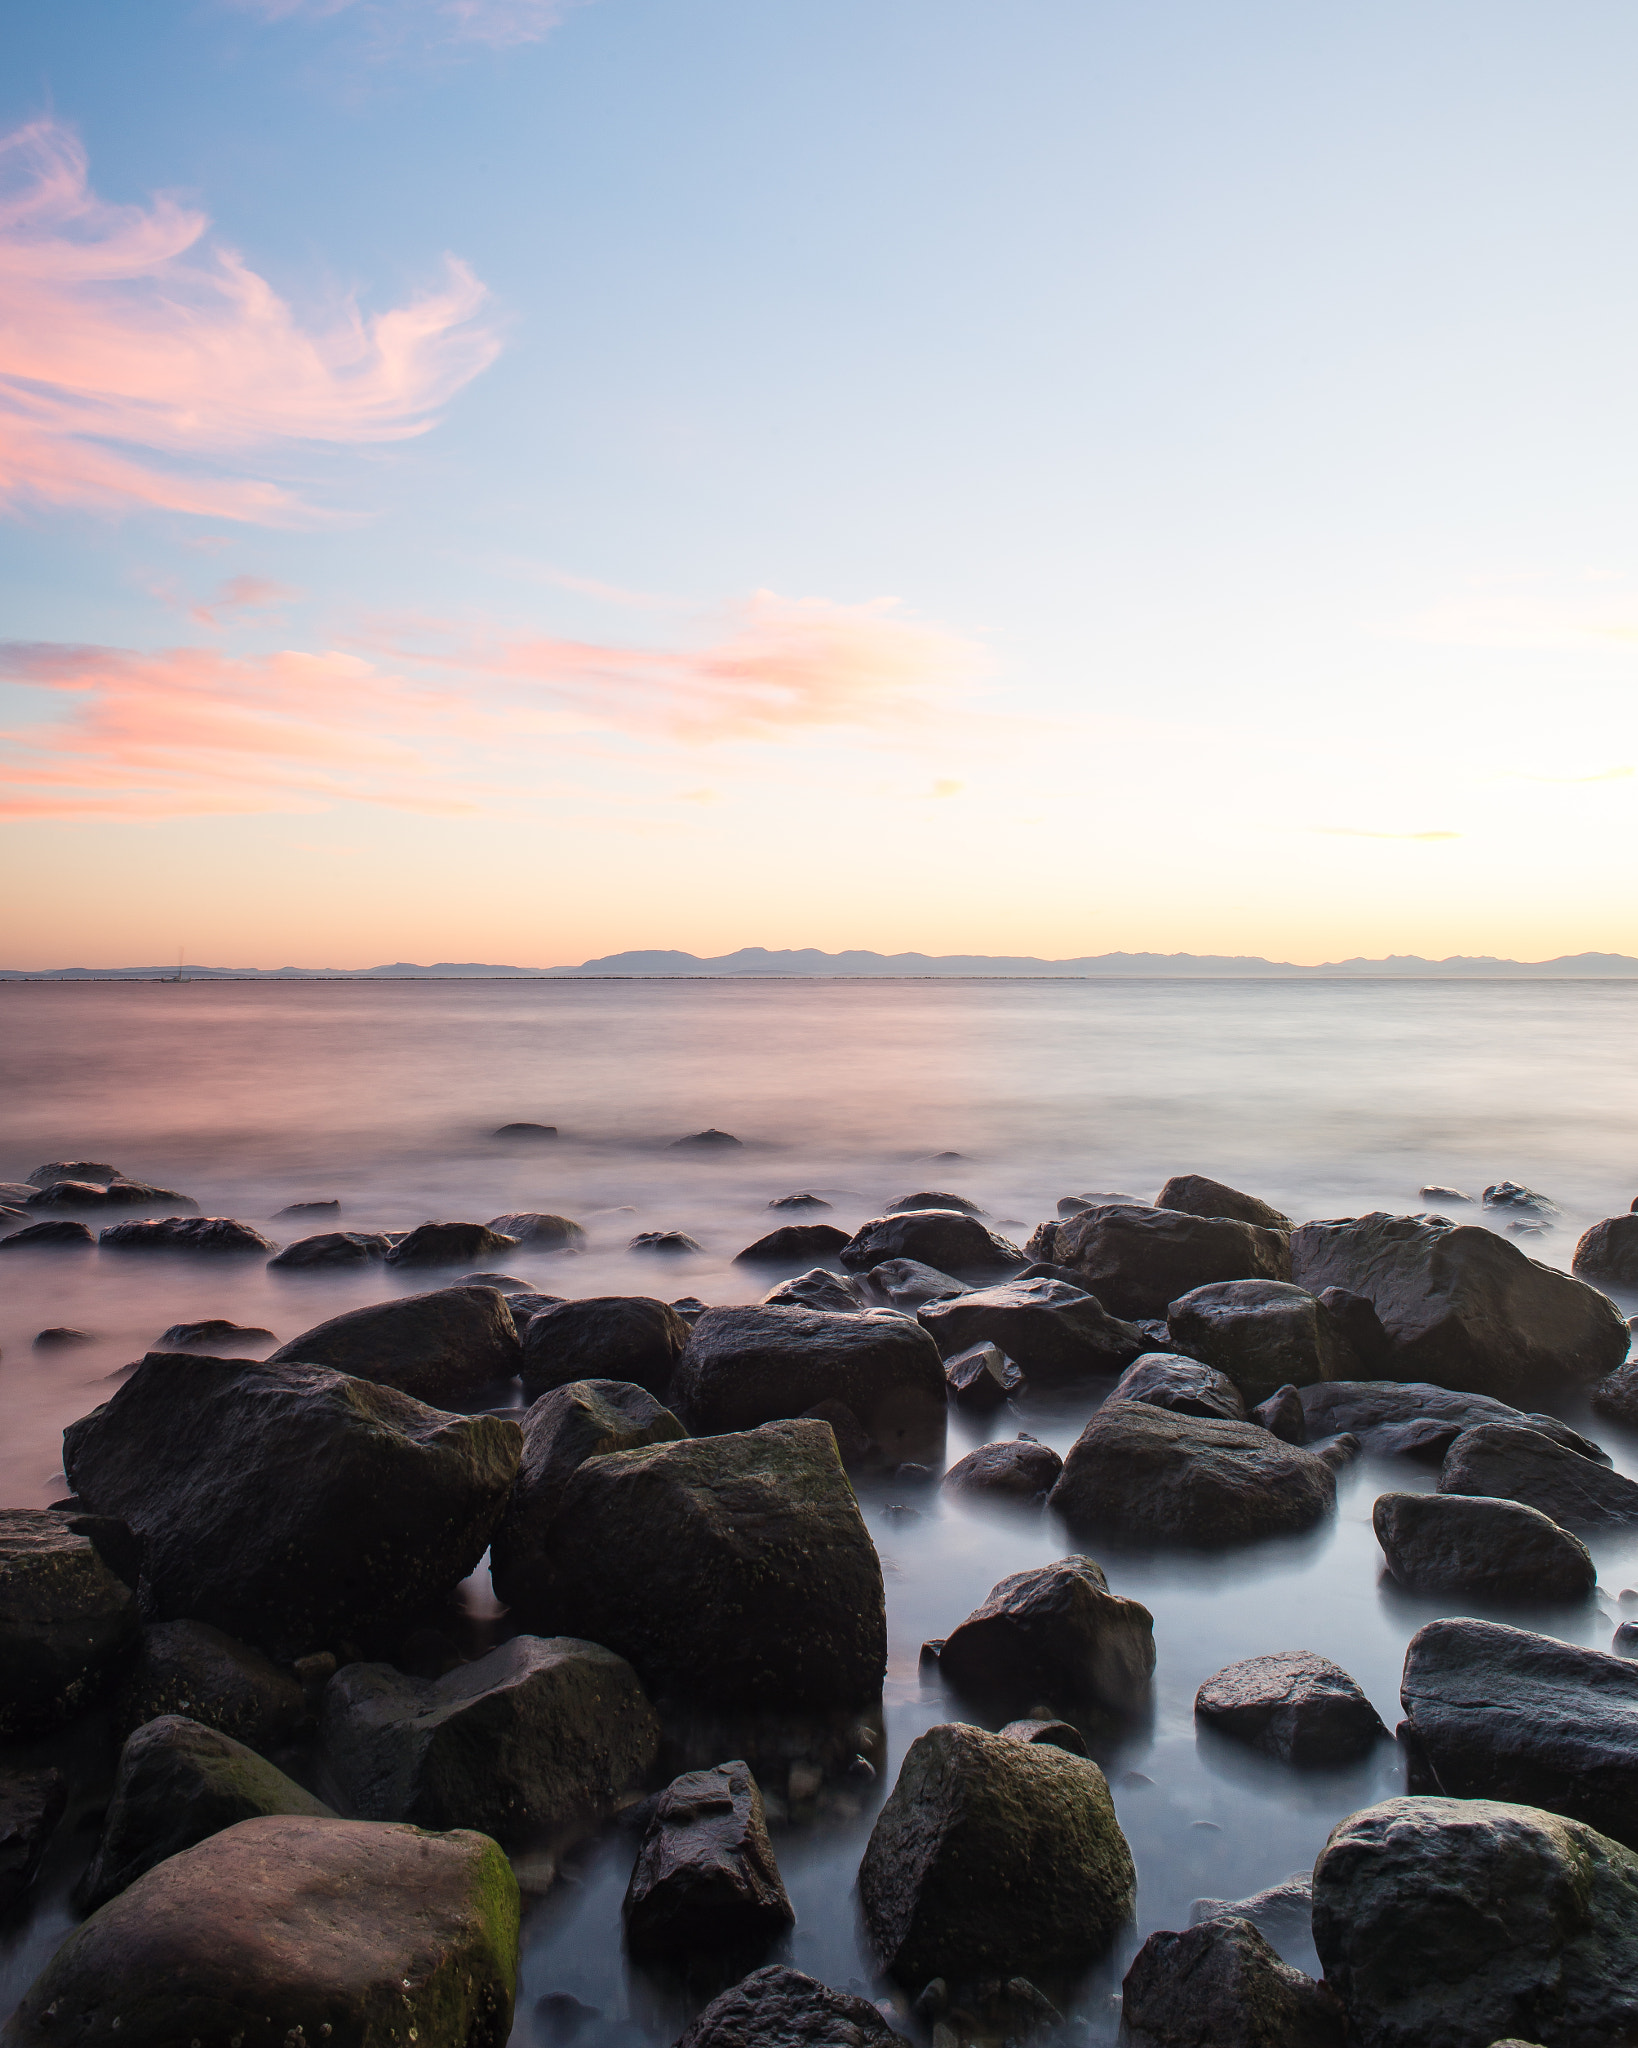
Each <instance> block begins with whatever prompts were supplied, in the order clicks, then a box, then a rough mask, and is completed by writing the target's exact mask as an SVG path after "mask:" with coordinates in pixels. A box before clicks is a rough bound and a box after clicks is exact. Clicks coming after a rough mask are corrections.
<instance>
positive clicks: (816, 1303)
mask: <svg viewBox="0 0 1638 2048" xmlns="http://www.w3.org/2000/svg"><path fill="white" fill-rule="evenodd" d="M762 1306H763V1307H764V1308H818V1309H828V1310H830V1311H831V1313H832V1314H835V1315H842V1316H850V1315H857V1314H858V1312H859V1310H860V1309H862V1308H863V1307H864V1302H863V1300H862V1299H861V1298H860V1295H859V1286H858V1282H857V1281H855V1280H848V1279H845V1278H844V1277H843V1276H842V1275H841V1274H840V1273H831V1272H827V1271H826V1269H825V1268H824V1267H823V1266H815V1267H814V1268H813V1270H812V1271H811V1272H809V1273H798V1274H797V1276H796V1277H795V1279H794V1280H781V1281H780V1282H779V1283H778V1284H777V1286H774V1287H770V1288H769V1289H768V1291H767V1293H766V1294H765V1295H763V1297H762Z"/></svg>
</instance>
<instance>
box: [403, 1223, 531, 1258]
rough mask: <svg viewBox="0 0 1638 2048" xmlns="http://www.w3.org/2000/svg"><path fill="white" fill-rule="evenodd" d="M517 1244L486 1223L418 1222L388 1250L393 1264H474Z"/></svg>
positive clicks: (507, 1250) (510, 1248) (515, 1240)
mask: <svg viewBox="0 0 1638 2048" xmlns="http://www.w3.org/2000/svg"><path fill="white" fill-rule="evenodd" d="M516 1244H517V1239H516V1238H515V1237H506V1236H503V1235H502V1234H501V1232H500V1231H498V1230H491V1229H490V1228H489V1226H488V1225H487V1224H484V1223H418V1224H417V1225H416V1226H415V1228H414V1229H413V1230H412V1231H410V1232H409V1233H408V1235H407V1236H405V1237H401V1238H400V1239H399V1240H398V1242H397V1243H396V1244H395V1245H394V1246H393V1247H392V1249H391V1251H389V1252H388V1254H387V1264H388V1265H389V1266H470V1265H472V1264H473V1263H474V1262H475V1261H476V1260H479V1259H492V1258H494V1257H495V1256H496V1255H497V1253H500V1252H509V1251H511V1250H512V1249H513V1248H514V1247H515V1245H516Z"/></svg>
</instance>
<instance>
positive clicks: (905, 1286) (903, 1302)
mask: <svg viewBox="0 0 1638 2048" xmlns="http://www.w3.org/2000/svg"><path fill="white" fill-rule="evenodd" d="M856 1284H857V1286H858V1287H859V1289H860V1291H861V1293H863V1294H867V1295H868V1296H869V1297H870V1299H871V1300H873V1301H875V1302H878V1303H879V1304H880V1305H881V1306H882V1307H883V1308H896V1309H898V1310H900V1311H901V1312H902V1313H903V1314H905V1315H912V1316H913V1315H914V1314H915V1312H916V1310H917V1309H918V1308H920V1307H921V1306H922V1305H923V1303H924V1302H929V1301H949V1300H950V1299H951V1298H952V1297H953V1296H955V1295H957V1294H967V1293H970V1292H971V1289H970V1288H969V1287H968V1286H967V1283H966V1282H965V1281H964V1280H957V1279H956V1278H955V1277H954V1276H953V1275H952V1274H949V1273H941V1272H939V1270H938V1268H937V1267H936V1266H924V1265H923V1264H922V1263H921V1261H920V1259H884V1260H883V1261H882V1263H881V1264H880V1265H879V1266H872V1267H871V1269H870V1271H869V1272H868V1273H866V1274H865V1275H864V1277H863V1279H861V1280H860V1281H858V1282H857V1283H856Z"/></svg>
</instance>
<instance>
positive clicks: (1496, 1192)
mask: <svg viewBox="0 0 1638 2048" xmlns="http://www.w3.org/2000/svg"><path fill="white" fill-rule="evenodd" d="M1484 1206H1485V1207H1486V1208H1487V1209H1516V1210H1519V1211H1521V1212H1522V1213H1523V1214H1525V1215H1527V1216H1556V1215H1557V1214H1558V1204H1557V1203H1556V1202H1555V1201H1554V1200H1553V1199H1552V1197H1551V1196H1550V1195H1543V1194H1540V1193H1538V1192H1537V1190H1536V1189H1535V1188H1525V1187H1520V1186H1519V1184H1518V1182H1517V1181H1515V1180H1501V1181H1497V1183H1496V1184H1495V1186H1494V1187H1489V1188H1486V1189H1485V1191H1484Z"/></svg>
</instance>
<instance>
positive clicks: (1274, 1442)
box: [1052, 1401, 1336, 1547]
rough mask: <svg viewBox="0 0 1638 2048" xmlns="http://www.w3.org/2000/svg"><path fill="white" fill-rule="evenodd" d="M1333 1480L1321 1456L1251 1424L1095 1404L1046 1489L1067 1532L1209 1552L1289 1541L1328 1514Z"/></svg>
mask: <svg viewBox="0 0 1638 2048" xmlns="http://www.w3.org/2000/svg"><path fill="white" fill-rule="evenodd" d="M1335 1501H1336V1477H1335V1475H1334V1473H1333V1472H1332V1471H1331V1468H1330V1466H1329V1465H1327V1464H1326V1463H1325V1462H1324V1461H1323V1460H1322V1459H1320V1458H1317V1457H1315V1456H1314V1454H1313V1453H1312V1452H1311V1451H1308V1450H1304V1449H1302V1448H1301V1447H1300V1446H1298V1445H1296V1444H1285V1443H1281V1442H1280V1440H1279V1438H1278V1437H1275V1436H1271V1435H1270V1434H1269V1432H1268V1431H1267V1430H1266V1429H1259V1428H1258V1427H1257V1425H1256V1424H1255V1423H1252V1422H1215V1421H1212V1420H1211V1419H1210V1418H1209V1417H1206V1416H1202V1415H1177V1414H1174V1413H1173V1412H1172V1411H1171V1410H1169V1409H1165V1408H1151V1407H1150V1406H1148V1405H1147V1403H1145V1402H1141V1401H1122V1402H1120V1403H1118V1404H1110V1403H1105V1405H1104V1406H1103V1407H1102V1408H1101V1409H1100V1410H1099V1411H1098V1413H1097V1414H1096V1415H1094V1416H1093V1418H1092V1420H1091V1421H1090V1422H1089V1423H1088V1424H1087V1426H1086V1428H1085V1429H1083V1430H1082V1431H1081V1434H1080V1436H1079V1437H1078V1438H1077V1440H1076V1442H1075V1445H1074V1447H1073V1448H1072V1449H1071V1451H1070V1453H1069V1456H1068V1457H1067V1458H1066V1459H1065V1460H1064V1470H1063V1477H1062V1478H1061V1479H1060V1480H1059V1481H1058V1483H1057V1485H1056V1486H1055V1487H1054V1488H1053V1489H1052V1506H1053V1507H1054V1508H1056V1509H1057V1511H1058V1512H1059V1513H1060V1514H1061V1515H1062V1516H1063V1517H1064V1519H1065V1520H1066V1521H1067V1522H1068V1523H1069V1524H1070V1525H1071V1527H1073V1528H1081V1529H1087V1530H1104V1531H1107V1532H1109V1533H1110V1534H1112V1535H1116V1536H1120V1537H1125V1538H1127V1539H1130V1540H1134V1541H1137V1542H1142V1543H1183V1544H1195V1545H1200V1546H1206V1547H1215V1546H1216V1545H1218V1544H1220V1543H1245V1542H1251V1541H1253V1540H1255V1539H1256V1538H1258V1537H1262V1536H1286V1535H1295V1534H1296V1533H1298V1532H1299V1531H1300V1530H1303V1529H1308V1528H1312V1526H1313V1525H1314V1523H1315V1522H1317V1521H1320V1520H1321V1519H1322V1518H1323V1517H1324V1516H1325V1515H1327V1514H1329V1512H1330V1511H1331V1508H1332V1507H1333V1505H1334V1504H1335Z"/></svg>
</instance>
